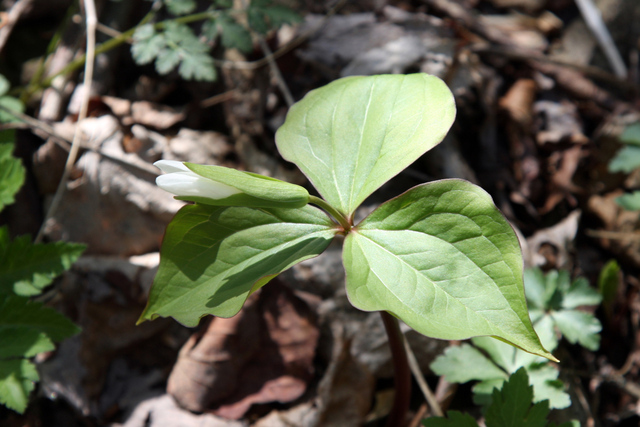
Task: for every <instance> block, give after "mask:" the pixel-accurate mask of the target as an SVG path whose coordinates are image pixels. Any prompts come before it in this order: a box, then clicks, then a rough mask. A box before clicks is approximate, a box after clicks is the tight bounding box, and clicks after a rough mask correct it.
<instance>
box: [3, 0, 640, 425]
mask: <svg viewBox="0 0 640 427" xmlns="http://www.w3.org/2000/svg"><path fill="white" fill-rule="evenodd" d="M13 3H14V2H11V1H8V0H5V1H4V2H3V5H4V6H5V8H6V10H8V11H10V10H11V8H10V6H11V5H13ZM20 3H23V1H22V0H21V1H18V2H15V4H20ZM24 3H28V4H27V5H26V8H24V9H23V10H21V11H19V12H18V13H17V16H13V17H12V16H10V15H11V14H10V13H9V14H4V15H2V17H1V18H2V19H3V20H5V22H10V21H11V20H13V19H16V18H17V19H18V20H17V21H16V23H15V26H13V25H11V27H10V28H11V29H10V30H9V31H8V33H9V34H7V35H8V36H9V38H8V39H6V41H5V40H2V43H3V44H2V45H1V47H0V49H2V56H1V57H0V73H2V74H3V75H5V76H6V77H7V78H8V79H9V80H10V81H11V83H12V87H13V88H14V92H12V93H13V94H15V95H16V96H20V95H24V94H25V93H27V92H28V91H30V92H29V96H28V97H26V99H25V101H26V115H27V116H29V117H30V118H31V119H32V120H31V121H28V120H27V121H24V120H23V122H22V124H21V125H20V126H18V127H19V128H20V129H19V131H18V133H17V138H16V155H17V156H19V157H20V158H21V159H22V161H23V163H24V164H25V166H26V167H27V169H28V177H27V182H26V185H25V186H24V188H23V189H22V191H21V192H20V193H19V194H18V197H17V202H16V204H14V205H12V206H10V207H9V208H7V209H6V210H5V211H4V212H3V213H2V214H1V216H0V223H2V224H8V225H9V229H10V233H11V235H12V236H18V235H22V234H31V235H32V236H35V235H37V234H38V232H39V231H40V229H41V228H42V233H43V236H44V237H45V240H46V241H57V240H65V241H74V242H82V243H85V244H86V245H87V250H86V252H85V254H84V255H83V256H82V258H81V259H80V260H79V261H78V262H77V263H76V264H75V265H74V266H73V268H72V269H71V270H70V271H69V272H67V273H66V274H64V275H63V276H62V277H61V278H59V279H58V280H57V281H56V282H55V284H54V286H53V287H52V288H51V290H49V291H48V292H47V293H46V294H45V296H46V301H47V303H48V304H50V305H51V306H53V307H55V308H57V309H58V310H59V311H61V312H63V313H65V314H66V315H67V316H68V317H70V318H71V319H72V320H73V321H74V322H76V323H77V324H78V325H79V326H81V327H82V333H80V334H79V335H77V336H75V337H73V338H71V339H68V340H65V341H64V342H62V343H61V344H60V345H59V346H58V349H57V350H56V351H55V352H52V353H48V354H45V355H40V356H39V357H38V358H37V363H38V367H39V372H40V376H41V382H40V383H39V385H38V388H37V391H36V392H35V393H34V395H33V396H32V403H31V405H30V406H29V409H28V410H27V412H26V413H25V414H24V415H18V414H16V413H14V412H12V411H9V410H7V409H4V408H0V424H2V425H3V426H8V427H12V426H34V427H35V426H43V427H45V426H102V425H122V426H126V427H138V426H139V427H142V426H184V427H189V426H207V427H208V426H211V427H215V426H234V427H235V426H249V425H251V426H259V427H266V426H274V427H275V426H290V425H300V426H311V425H322V426H355V425H367V426H371V427H373V426H377V425H383V420H384V417H385V415H386V414H387V413H388V410H389V405H390V401H391V396H392V394H393V380H392V376H393V373H392V367H391V362H390V355H389V350H388V348H387V342H386V337H385V335H384V330H383V327H382V323H381V321H380V319H379V316H377V315H376V314H375V313H363V312H359V311H357V310H355V309H354V308H352V307H351V306H350V305H349V303H348V301H347V298H346V295H345V291H344V271H343V269H342V264H341V258H340V245H339V244H333V245H332V246H330V247H329V249H328V250H327V251H326V252H325V253H324V254H322V255H321V256H320V257H318V258H316V259H313V260H309V261H305V262H303V263H302V264H300V265H298V266H296V267H294V268H292V269H291V270H290V271H287V272H286V273H284V274H282V275H281V277H280V278H279V279H277V280H275V281H274V282H272V283H271V284H269V286H267V287H265V288H264V289H263V291H262V292H261V293H260V294H259V296H257V297H256V298H254V299H252V300H251V301H250V303H249V304H248V307H247V308H245V309H244V311H243V314H242V316H240V317H238V318H237V319H236V320H235V321H222V320H224V319H222V320H221V319H215V320H211V319H209V320H204V321H203V322H202V324H201V325H200V327H199V328H197V329H196V330H194V329H189V328H186V327H183V326H181V325H180V324H178V323H176V322H175V321H173V320H172V319H158V320H155V321H152V322H145V323H142V324H141V325H138V326H136V325H135V323H136V320H137V319H138V317H139V316H140V313H141V312H142V310H143V308H144V306H145V304H146V298H147V295H148V291H149V289H150V287H151V284H152V281H153V277H154V274H155V271H156V270H157V266H158V262H159V254H158V251H159V249H160V244H161V241H162V236H163V233H164V229H165V227H166V225H167V224H168V223H169V221H170V220H171V218H172V217H173V215H174V214H175V212H176V211H177V210H178V209H179V208H180V206H181V205H182V202H178V201H176V200H174V199H173V198H172V197H171V195H169V194H167V193H165V192H163V191H162V190H160V189H158V188H157V187H156V186H155V183H154V179H155V176H156V174H157V173H158V171H157V170H156V169H155V168H154V167H153V166H152V163H153V162H154V161H157V160H159V159H170V160H180V161H190V162H195V163H203V164H216V165H223V166H229V167H234V168H238V169H241V170H247V171H252V172H256V173H261V174H265V175H269V176H273V177H276V178H280V179H284V180H287V181H289V182H294V183H297V184H301V185H307V184H308V183H307V181H306V179H305V177H304V176H303V175H302V174H301V173H300V172H299V171H298V170H297V169H295V168H294V166H293V165H291V164H287V163H286V162H285V161H284V160H282V158H281V157H280V156H279V154H278V152H277V150H276V146H275V143H274V134H275V131H276V130H277V129H278V127H279V126H280V125H281V124H282V123H283V122H284V118H285V115H286V112H287V110H288V107H289V103H290V100H291V99H292V100H294V101H295V100H299V99H301V98H302V97H303V96H304V95H305V94H306V93H307V92H308V91H310V90H312V89H314V88H317V87H320V86H322V85H324V84H327V83H329V82H331V81H333V80H335V79H338V78H340V77H344V76H348V75H371V74H386V73H407V74H408V73H415V72H426V73H429V74H434V75H437V76H439V77H440V78H442V79H443V80H444V81H445V82H446V83H447V84H448V85H449V87H450V88H451V90H452V92H453V93H454V95H455V99H456V105H457V111H458V112H457V118H456V121H455V123H454V125H453V128H452V130H451V132H450V133H449V135H448V136H447V138H446V139H445V140H444V141H443V142H442V143H441V144H440V145H439V146H438V147H437V148H435V149H434V150H432V151H430V152H429V153H427V154H426V155H424V156H423V157H422V158H420V159H419V160H418V161H416V162H415V163H414V164H413V165H411V166H410V167H409V168H408V169H407V170H405V171H404V172H402V173H401V174H400V175H398V176H397V177H396V178H394V179H393V180H392V181H390V182H389V183H388V184H386V185H385V186H383V187H382V188H381V189H380V190H379V191H378V192H377V193H376V194H374V195H373V196H372V197H371V198H370V199H368V200H367V201H366V202H365V204H364V208H363V212H361V213H360V215H364V212H365V211H366V210H371V209H373V208H374V207H375V206H376V205H377V204H379V203H380V202H381V201H383V200H386V199H388V198H389V197H392V196H395V195H397V194H399V193H400V192H402V191H405V190H406V189H408V188H410V187H413V186H415V185H417V184H420V183H422V182H427V181H431V180H433V179H441V178H462V179H466V180H469V181H471V182H473V183H476V184H478V185H480V186H481V187H482V188H484V189H485V190H486V191H487V192H489V193H490V194H491V196H492V197H493V200H494V202H495V204H496V205H497V207H498V208H499V209H500V210H501V211H502V212H503V213H504V215H505V216H506V217H507V219H508V220H509V221H510V222H511V223H512V224H513V226H514V228H515V229H516V230H517V231H518V232H519V234H520V236H519V237H520V238H521V245H522V247H523V253H524V262H525V266H526V267H539V268H541V269H542V270H543V271H545V272H547V271H552V270H559V271H568V272H569V274H570V276H571V277H572V278H577V277H584V278H586V279H587V280H588V282H589V283H590V286H591V287H593V288H598V286H599V283H600V282H601V280H600V281H599V278H600V276H601V271H602V269H603V267H604V266H605V265H606V264H607V263H609V262H610V261H611V260H615V261H616V262H617V263H618V264H619V266H620V271H619V272H618V273H616V274H617V275H616V276H615V286H614V288H613V289H614V290H613V291H612V293H611V296H610V297H608V298H606V300H605V303H603V304H602V305H601V306H598V307H591V308H590V309H587V310H590V312H591V313H594V314H595V316H596V317H597V318H598V319H599V321H600V323H601V324H602V331H601V333H600V335H601V342H600V345H599V348H598V349H597V350H595V351H591V350H588V349H585V348H583V347H581V346H579V345H576V344H570V343H568V342H566V341H563V342H561V344H560V347H559V349H558V352H559V354H561V357H560V358H561V359H562V362H561V363H560V365H558V366H557V367H556V368H557V369H559V371H560V378H561V379H562V381H563V383H564V385H565V387H566V390H567V393H568V394H569V396H571V400H572V405H571V406H570V407H569V408H567V409H563V410H555V411H553V412H554V415H553V416H554V418H555V419H557V420H560V421H566V420H570V419H576V420H578V421H579V422H580V424H581V425H584V426H594V427H596V426H607V427H609V426H611V427H613V426H637V425H638V424H639V423H640V405H639V403H638V400H639V399H640V383H639V381H640V329H639V326H640V324H639V322H640V281H639V280H638V272H639V271H640V201H638V200H637V199H636V200H634V198H633V197H632V196H633V194H634V191H636V190H640V168H638V166H639V165H640V154H637V153H632V151H633V150H631V151H629V152H628V153H627V152H625V153H623V155H617V153H618V152H619V150H621V149H623V148H624V149H627V148H630V147H631V146H632V145H633V144H636V145H640V130H638V128H637V127H636V128H634V124H637V123H640V101H639V99H640V98H638V95H639V94H640V3H638V2H637V1H636V0H600V1H595V3H596V5H597V7H598V8H599V11H600V13H599V15H600V16H601V17H602V20H603V21H604V22H605V23H606V27H604V28H605V32H604V33H603V32H600V33H598V32H596V31H595V30H594V29H593V28H592V27H591V26H589V25H587V24H586V23H585V19H584V16H583V13H581V9H580V8H579V7H578V6H577V4H578V3H580V4H583V3H587V4H590V5H593V2H592V1H591V0H589V1H584V2H582V1H581V2H578V1H575V2H574V1H572V0H562V1H547V0H457V1H446V0H400V1H391V0H389V1H386V0H356V1H338V2H336V1H323V2H313V1H306V0H300V1H299V2H295V1H292V2H285V3H286V4H287V5H289V6H290V7H291V8H292V9H293V10H295V12H297V13H298V14H299V15H300V16H301V17H302V21H301V22H300V23H298V24H295V25H293V26H289V25H285V26H283V27H282V28H281V29H279V30H278V31H270V32H268V33H267V35H266V36H265V38H264V39H261V38H260V37H258V36H257V35H256V34H254V39H253V40H254V45H253V52H251V53H248V54H243V53H241V52H240V51H238V50H236V49H224V48H223V47H222V46H220V45H213V46H212V52H213V56H214V57H215V58H216V62H215V64H216V65H217V78H216V80H215V81H213V82H202V81H187V80H184V79H183V78H182V77H181V76H180V74H179V73H178V72H176V71H173V72H170V73H168V74H164V75H161V74H159V73H158V72H157V71H156V69H155V67H154V66H153V65H152V64H150V65H144V66H139V65H136V63H135V62H134V60H133V59H132V55H131V46H130V44H127V43H123V44H120V45H119V46H117V47H115V48H113V49H111V50H108V51H106V52H99V53H98V55H97V58H96V69H95V74H94V78H93V84H92V91H91V97H90V102H89V110H88V116H87V117H86V118H84V119H82V120H81V121H78V116H79V113H80V107H79V105H80V101H81V98H82V96H83V90H82V88H83V86H82V77H83V76H82V70H83V67H82V66H79V67H77V69H74V70H73V71H72V72H69V73H66V74H62V75H60V76H58V77H57V78H56V79H54V80H53V81H52V82H51V84H52V86H50V87H46V88H40V87H38V84H37V83H38V82H41V81H43V80H44V77H46V76H51V75H53V74H55V73H56V72H57V71H59V70H62V69H64V68H65V67H66V66H67V65H68V64H70V63H72V61H74V59H75V58H77V57H78V56H79V55H81V54H82V53H84V52H85V33H84V30H83V25H82V23H83V17H82V13H81V11H80V10H78V6H77V2H73V3H72V2H70V1H65V0H59V1H46V0H33V1H32V2H24ZM161 3H162V2H157V1H156V2H153V3H152V2H147V1H143V0H134V1H124V2H116V1H101V2H99V3H98V21H99V22H100V23H101V24H103V25H104V27H100V28H99V33H98V34H99V37H98V42H99V43H101V42H104V41H107V40H109V39H111V38H112V37H117V34H118V33H117V32H116V33H115V34H114V33H110V31H112V30H113V29H115V30H118V31H125V30H128V29H129V28H132V27H133V26H135V25H136V24H137V23H138V22H140V20H141V19H143V17H144V16H145V15H146V14H147V13H148V12H149V10H150V7H152V4H153V5H157V4H161ZM167 3H171V2H167ZM200 3H202V4H201V5H200V6H202V7H206V6H207V5H210V3H211V2H206V1H202V2H200ZM166 13H167V12H166V11H165V10H164V9H160V10H159V11H158V12H157V14H156V16H155V17H154V19H155V20H156V21H159V20H162V19H165V18H167V17H170V16H169V15H167V14H166ZM76 15H77V16H76ZM74 16H75V18H74ZM7 20H8V21H7ZM5 28H6V26H5ZM194 28H196V29H197V28H198V27H197V24H196V27H194ZM110 29H111V30H110ZM2 31H3V30H2V29H0V39H2ZM4 31H5V32H7V31H6V30H4ZM54 34H59V35H60V39H59V40H58V42H57V43H55V44H52V45H50V51H49V55H48V58H47V61H46V62H44V63H43V64H44V70H43V71H44V73H43V75H42V76H39V77H38V76H37V75H36V74H37V70H38V69H39V67H40V60H41V58H43V57H44V56H45V54H47V48H48V47H47V46H48V45H49V42H50V40H51V39H52V37H53V35H54ZM603 34H604V36H603ZM606 36H608V37H611V39H612V40H613V44H610V45H603V44H602V43H601V42H600V40H599V37H606ZM261 41H264V42H265V43H261ZM603 46H605V47H603ZM606 46H608V47H606ZM270 52H275V55H272V54H271V53H270ZM616 58H620V61H617V60H616ZM30 82H31V83H30ZM34 82H35V84H34ZM25 91H27V92H25ZM289 97H291V99H290V98H289ZM27 119H28V118H27ZM25 120H26V119H25ZM76 127H80V129H81V130H82V131H83V134H84V135H85V136H86V138H85V140H84V142H83V146H82V149H81V151H80V154H79V157H78V160H77V162H76V164H75V168H74V170H73V172H72V173H71V175H70V176H69V178H68V180H67V182H66V183H64V185H65V192H64V193H63V196H62V200H61V202H60V204H59V207H57V209H55V211H53V212H51V215H50V218H49V219H48V220H47V221H45V216H46V215H47V213H48V209H49V206H50V202H51V199H52V196H53V194H54V193H55V191H56V189H57V188H58V185H59V182H60V179H61V176H62V171H63V169H64V164H65V161H66V158H67V155H68V151H67V149H68V144H67V142H65V141H70V140H71V139H72V138H73V135H74V132H75V129H76ZM634 129H635V131H634ZM634 132H635V133H634ZM625 145H627V147H626V148H625ZM616 156H617V157H616ZM634 156H637V157H634ZM612 160H613V162H612ZM625 194H626V195H627V196H626V198H623V199H619V198H620V196H622V195H625ZM623 206H624V207H623ZM43 224H44V225H43ZM294 308H295V309H294ZM273 313H278V314H277V317H278V316H279V317H278V318H279V321H276V322H275V323H274V322H272V321H271V320H270V319H271V318H270V317H269V316H272V315H273ZM256 316H258V317H257V318H258V319H260V322H258V323H259V324H260V325H259V326H255V327H247V321H248V319H251V318H254V319H255V318H256ZM243 319H244V320H247V321H244V323H243ZM279 322H280V323H279ZM284 323H286V324H288V325H293V326H290V327H291V328H292V330H288V332H289V333H297V334H300V335H302V336H304V337H306V338H305V339H303V340H300V341H297V342H296V343H295V345H291V343H290V342H289V340H288V339H287V338H286V334H285V333H284V329H282V328H281V327H280V326H278V325H279V324H284ZM238 325H244V328H240V327H238ZM279 328H280V329H279ZM292 331H293V332H292ZM403 331H404V332H405V335H406V337H407V339H408V341H409V343H410V344H411V347H412V348H413V351H414V352H415V353H416V356H417V358H418V361H419V364H420V367H421V369H422V371H423V373H424V375H425V376H426V379H427V381H428V383H429V385H430V386H431V387H432V389H433V390H434V391H435V395H436V398H437V400H438V401H439V404H440V405H441V406H442V408H443V409H457V410H463V411H468V412H470V413H472V414H474V416H476V417H477V418H481V415H480V411H479V407H477V406H475V405H474V404H473V402H472V397H471V396H472V392H471V384H463V385H459V386H457V385H455V384H450V383H448V382H447V381H445V380H444V379H443V378H440V377H438V376H437V375H436V374H435V373H433V371H431V369H430V364H431V363H432V362H433V361H434V360H435V358H436V357H438V356H439V355H441V354H442V352H443V351H444V350H445V348H447V347H448V346H449V345H450V343H449V342H445V341H439V340H434V339H429V338H426V337H423V336H421V335H419V334H417V333H415V332H413V331H411V330H410V329H408V328H406V329H403ZM221 337H226V338H225V339H222V338H221ZM255 343H259V345H258V346H257V348H258V349H259V351H256V345H255ZM452 345H460V343H453V344H452ZM285 356H286V357H288V358H289V360H295V361H296V363H295V366H297V367H298V368H299V367H300V366H302V367H303V371H304V372H303V373H300V372H298V371H295V369H296V368H292V365H286V364H283V363H282V358H283V357H285ZM203 360H206V361H208V364H206V366H203V363H202V361H203ZM167 390H168V391H167ZM172 396H173V397H172ZM176 401H178V402H179V403H180V405H178V404H177V403H176ZM181 406H182V407H181ZM183 408H189V409H192V411H189V410H187V409H183ZM429 414H430V410H429V407H428V406H427V405H425V403H424V397H423V396H422V394H421V393H420V391H419V388H418V387H417V386H416V384H414V394H413V398H412V402H411V411H410V418H408V419H407V425H411V426H417V425H419V424H418V423H419V422H420V420H421V418H423V417H426V416H428V415H429Z"/></svg>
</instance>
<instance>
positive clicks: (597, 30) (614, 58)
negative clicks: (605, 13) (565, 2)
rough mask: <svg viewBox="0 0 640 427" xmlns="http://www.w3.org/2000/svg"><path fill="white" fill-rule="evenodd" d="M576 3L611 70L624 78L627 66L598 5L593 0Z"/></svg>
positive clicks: (580, 0) (581, 0)
mask: <svg viewBox="0 0 640 427" xmlns="http://www.w3.org/2000/svg"><path fill="white" fill-rule="evenodd" d="M576 4H577V5H578V9H580V13H581V14H582V17H583V18H584V21H585V22H586V23H587V26H588V27H589V29H590V30H591V32H592V33H593V35H594V36H595V38H596V40H598V44H599V45H600V48H601V49H602V50H603V51H604V54H605V56H606V57H607V60H608V61H609V65H611V68H612V69H613V72H614V73H616V76H618V77H620V78H621V79H624V78H626V77H627V73H628V72H627V66H626V65H625V64H624V61H623V60H622V56H620V52H619V51H618V48H617V47H616V44H615V43H614V42H613V38H612V37H611V33H609V30H608V29H607V26H606V25H605V24H604V21H603V20H602V14H600V10H598V7H597V6H596V5H595V4H594V3H593V0H576Z"/></svg>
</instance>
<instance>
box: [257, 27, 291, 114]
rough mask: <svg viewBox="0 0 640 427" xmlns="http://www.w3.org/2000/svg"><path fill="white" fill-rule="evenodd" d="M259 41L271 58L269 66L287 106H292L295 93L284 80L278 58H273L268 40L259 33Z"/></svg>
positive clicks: (267, 55) (263, 50)
mask: <svg viewBox="0 0 640 427" xmlns="http://www.w3.org/2000/svg"><path fill="white" fill-rule="evenodd" d="M258 43H259V44H260V49H262V52H264V54H265V55H266V57H267V58H269V68H270V69H271V73H272V74H273V77H274V78H275V79H276V82H277V84H278V87H279V88H280V92H282V96H284V100H285V102H286V103H287V106H288V107H289V108H291V106H292V105H293V104H294V103H295V100H294V99H293V95H291V91H290V90H289V86H287V83H286V82H285V81H284V77H282V73H281V72H280V68H278V64H276V60H275V59H274V58H273V52H272V51H271V49H270V48H269V46H268V45H267V42H266V41H265V40H264V37H262V36H261V35H258Z"/></svg>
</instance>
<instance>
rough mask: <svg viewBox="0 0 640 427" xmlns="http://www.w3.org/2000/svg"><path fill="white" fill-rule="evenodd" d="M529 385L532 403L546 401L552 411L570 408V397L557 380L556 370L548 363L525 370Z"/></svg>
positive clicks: (561, 383) (562, 384)
mask: <svg viewBox="0 0 640 427" xmlns="http://www.w3.org/2000/svg"><path fill="white" fill-rule="evenodd" d="M526 369H527V373H528V375H529V384H531V385H532V386H533V395H534V398H533V401H534V402H536V403H537V402H543V401H548V402H549V406H550V407H551V408H553V409H563V408H568V407H569V406H571V397H570V396H569V395H568V394H567V392H566V391H565V386H564V383H563V382H562V381H560V380H559V379H558V375H559V374H560V373H559V372H558V370H557V369H556V368H555V367H553V366H551V365H550V364H548V363H545V364H537V365H530V366H528V367H527V368H526Z"/></svg>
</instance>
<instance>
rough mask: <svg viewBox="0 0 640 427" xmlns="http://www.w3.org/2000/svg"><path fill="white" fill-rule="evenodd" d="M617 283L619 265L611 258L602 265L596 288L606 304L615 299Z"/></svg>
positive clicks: (618, 280) (618, 282)
mask: <svg viewBox="0 0 640 427" xmlns="http://www.w3.org/2000/svg"><path fill="white" fill-rule="evenodd" d="M619 285H620V266H619V265H618V262H617V261H616V260H615V259H612V260H610V261H609V262H607V263H606V264H605V266H604V267H602V270H600V275H599V276H598V289H600V294H601V295H602V300H603V303H604V304H606V305H607V306H608V305H610V304H611V303H613V302H614V301H615V300H616V295H617V294H618V286H619Z"/></svg>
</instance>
